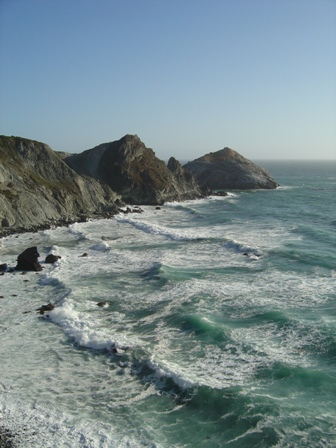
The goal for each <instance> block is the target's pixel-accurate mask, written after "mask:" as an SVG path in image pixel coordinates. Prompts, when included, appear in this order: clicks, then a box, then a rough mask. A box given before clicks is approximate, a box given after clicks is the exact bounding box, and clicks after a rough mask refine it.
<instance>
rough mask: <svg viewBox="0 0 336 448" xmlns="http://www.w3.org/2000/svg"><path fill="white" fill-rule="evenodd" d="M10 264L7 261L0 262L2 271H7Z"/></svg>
mask: <svg viewBox="0 0 336 448" xmlns="http://www.w3.org/2000/svg"><path fill="white" fill-rule="evenodd" d="M7 268H8V265H7V263H3V264H0V272H4V271H7Z"/></svg>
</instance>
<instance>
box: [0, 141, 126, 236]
mask: <svg viewBox="0 0 336 448" xmlns="http://www.w3.org/2000/svg"><path fill="white" fill-rule="evenodd" d="M117 198H118V195H116V193H114V192H113V191H112V190H111V189H110V188H108V187H107V186H102V185H100V184H99V182H97V181H95V180H94V179H90V180H88V179H86V178H85V177H82V176H79V175H78V174H77V173H76V172H75V171H73V170H72V169H71V168H70V167H69V166H68V165H67V164H66V163H65V162H63V160H62V159H61V158H60V157H59V156H58V155H57V153H55V151H53V150H52V149H51V148H50V147H49V146H48V145H45V144H44V143H40V142H37V141H34V140H28V139H24V138H21V137H6V136H0V235H2V234H6V233H7V232H10V233H13V232H20V231H27V230H29V231H34V230H36V229H38V228H43V227H48V226H50V225H66V224H67V223H69V222H74V221H80V220H83V219H85V217H86V216H94V215H95V214H100V213H109V210H111V212H112V211H113V210H115V211H116V210H117V207H116V205H115V201H116V199H117Z"/></svg>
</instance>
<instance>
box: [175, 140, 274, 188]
mask: <svg viewBox="0 0 336 448" xmlns="http://www.w3.org/2000/svg"><path fill="white" fill-rule="evenodd" d="M184 168H187V169H188V170H189V171H191V173H192V174H193V175H194V177H195V179H196V181H197V182H198V184H199V185H200V187H201V188H202V189H211V190H221V189H237V190H253V189H260V188H265V189H272V188H276V187H277V186H278V183H277V182H276V181H275V180H274V179H273V178H272V176H271V174H270V173H268V171H266V170H265V169H263V168H260V167H259V166H257V165H255V164H254V163H253V162H251V161H250V160H248V159H245V157H243V156H241V155H240V154H238V153H237V152H236V151H234V150H233V149H230V148H224V149H221V150H220V151H217V152H214V153H209V154H206V155H205V156H203V157H200V158H199V159H196V160H194V161H193V162H188V163H187V164H186V165H184Z"/></svg>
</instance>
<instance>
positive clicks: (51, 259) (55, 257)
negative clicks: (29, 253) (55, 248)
mask: <svg viewBox="0 0 336 448" xmlns="http://www.w3.org/2000/svg"><path fill="white" fill-rule="evenodd" d="M60 258H62V257H60V256H59V255H53V254H49V255H47V256H46V259H45V262H46V263H56V261H58V260H59V259H60Z"/></svg>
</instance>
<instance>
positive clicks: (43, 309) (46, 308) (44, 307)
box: [36, 303, 55, 315]
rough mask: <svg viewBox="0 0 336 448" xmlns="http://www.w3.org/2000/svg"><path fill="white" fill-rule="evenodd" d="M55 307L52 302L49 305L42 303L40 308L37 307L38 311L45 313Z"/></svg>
mask: <svg viewBox="0 0 336 448" xmlns="http://www.w3.org/2000/svg"><path fill="white" fill-rule="evenodd" d="M54 308H55V306H54V305H53V304H52V303H48V305H42V306H41V307H40V308H37V309H36V311H38V312H39V314H42V315H43V314H44V313H45V312H46V311H51V310H53V309H54Z"/></svg>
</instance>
